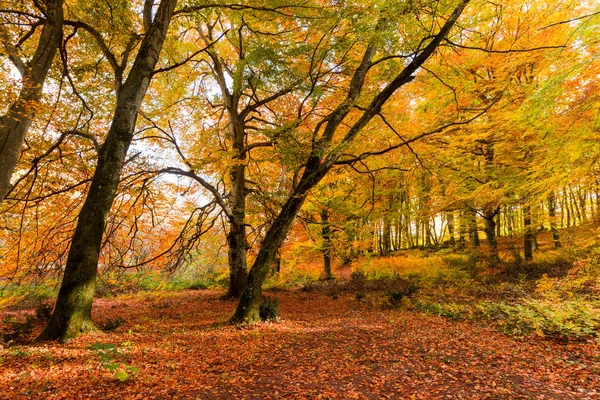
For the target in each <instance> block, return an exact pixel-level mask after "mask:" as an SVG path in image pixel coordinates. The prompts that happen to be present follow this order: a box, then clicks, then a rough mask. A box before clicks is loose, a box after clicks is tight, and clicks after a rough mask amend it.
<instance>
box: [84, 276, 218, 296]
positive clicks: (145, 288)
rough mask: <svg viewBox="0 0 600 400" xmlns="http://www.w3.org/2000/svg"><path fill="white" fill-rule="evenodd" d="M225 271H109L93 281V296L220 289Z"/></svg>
mask: <svg viewBox="0 0 600 400" xmlns="http://www.w3.org/2000/svg"><path fill="white" fill-rule="evenodd" d="M228 279H229V275H228V273H227V271H215V270H209V271H203V272H200V273H198V272H196V271H178V272H177V273H174V274H169V273H162V272H160V271H148V272H128V273H118V272H111V273H107V274H104V275H103V276H101V277H100V278H99V279H98V282H97V283H96V296H98V297H110V296H114V295H119V294H123V293H135V292H160V291H180V290H202V289H222V288H224V287H226V286H227V283H228Z"/></svg>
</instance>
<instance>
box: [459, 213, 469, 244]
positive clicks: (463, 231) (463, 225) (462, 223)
mask: <svg viewBox="0 0 600 400" xmlns="http://www.w3.org/2000/svg"><path fill="white" fill-rule="evenodd" d="M458 222H459V227H458V248H459V249H460V250H464V248H465V242H466V240H465V236H466V235H467V221H466V215H465V212H464V211H461V212H460V215H459V218H458Z"/></svg>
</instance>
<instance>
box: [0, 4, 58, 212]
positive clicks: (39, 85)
mask: <svg viewBox="0 0 600 400" xmlns="http://www.w3.org/2000/svg"><path fill="white" fill-rule="evenodd" d="M3 3H4V2H3ZM16 5H17V4H11V6H8V7H6V8H4V9H3V10H2V11H1V12H0V15H2V17H4V18H6V20H12V19H16V20H17V21H18V22H17V23H15V24H14V25H15V26H25V27H28V28H29V29H28V30H24V31H22V32H12V31H11V30H10V29H8V26H7V25H6V24H5V21H6V20H3V21H0V44H1V45H2V47H3V49H4V54H5V55H6V57H8V59H9V60H10V61H11V62H12V64H13V65H14V67H15V68H16V70H17V71H18V73H19V75H20V77H21V88H20V91H19V94H18V97H17V99H16V100H15V101H13V102H12V103H11V104H10V105H9V107H8V110H6V112H5V113H4V115H2V116H1V117H0V203H2V201H3V200H4V197H5V196H6V193H7V192H8V190H9V189H10V187H11V186H10V180H11V177H12V174H13V172H14V170H15V167H16V165H17V161H18V159H19V155H20V154H21V146H22V145H23V141H24V140H25V136H26V135H27V132H28V130H29V127H30V125H31V121H32V119H33V118H35V116H36V113H37V109H38V107H39V106H40V104H39V103H40V100H41V98H42V93H43V88H44V82H45V81H46V77H47V75H48V72H49V71H50V68H51V66H52V61H53V60H54V56H55V54H56V52H57V50H58V46H59V43H60V40H61V37H62V29H63V0H44V1H41V2H36V1H34V2H33V4H31V5H29V6H31V7H32V8H33V10H31V9H29V8H28V7H24V8H23V9H18V8H13V7H14V6H16ZM40 14H41V15H40ZM4 18H3V19H4ZM40 25H41V27H42V28H41V33H39V36H38V35H36V30H38V29H39V27H40ZM32 37H34V38H35V37H37V44H36V45H35V51H34V53H33V55H32V56H31V58H30V59H27V58H26V57H27V54H23V48H24V47H25V48H26V47H27V46H26V45H27V43H26V42H28V41H32V40H33V39H31V38H32Z"/></svg>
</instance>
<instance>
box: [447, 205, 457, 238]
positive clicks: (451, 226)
mask: <svg viewBox="0 0 600 400" xmlns="http://www.w3.org/2000/svg"><path fill="white" fill-rule="evenodd" d="M446 224H447V226H448V236H449V237H450V238H449V239H448V244H449V245H450V246H452V247H454V246H456V240H455V239H454V213H451V212H449V213H446Z"/></svg>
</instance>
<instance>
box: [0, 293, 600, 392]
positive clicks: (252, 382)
mask: <svg viewBox="0 0 600 400" xmlns="http://www.w3.org/2000/svg"><path fill="white" fill-rule="evenodd" d="M221 294H222V293H219V292H214V291H200V292H198V291H186V292H179V293H171V294H169V295H168V296H166V297H165V295H162V296H160V297H158V296H156V295H152V294H145V295H138V296H130V297H123V298H119V299H117V300H106V299H99V300H98V301H96V303H95V307H94V318H95V319H96V320H97V321H107V320H114V319H115V318H117V317H121V318H122V319H123V322H122V323H121V325H120V326H119V327H118V328H117V329H116V330H115V331H113V332H110V333H94V334H88V335H84V336H82V337H80V338H77V339H75V340H73V341H72V342H70V343H68V344H66V345H58V344H53V343H50V344H49V343H44V344H32V345H29V346H13V347H6V348H4V349H0V358H1V359H2V361H1V362H2V369H1V372H0V398H3V399H14V398H44V399H63V398H64V399H66V398H69V399H71V398H84V399H91V398H102V399H111V398H112V399H122V398H124V397H126V398H131V399H135V398H143V399H147V398H152V399H169V398H187V399H195V398H198V399H230V398H266V399H278V398H286V399H287V398H298V399H300V398H322V399H326V398H344V399H351V398H356V399H380V398H414V399H428V398H465V399H469V398H502V399H510V398H531V397H534V398H540V399H543V398H560V399H570V398H572V399H593V398H598V396H599V394H598V389H597V388H598V387H600V375H599V372H600V356H599V354H600V352H599V347H598V344H595V343H592V342H587V343H568V344H559V343H554V342H548V341H539V340H536V339H534V338H531V339H524V340H516V339H514V338H512V337H509V336H505V335H503V334H500V333H498V332H496V331H494V330H493V329H491V328H489V327H486V326H478V325H473V324H470V323H467V322H456V321H449V320H446V319H444V318H441V317H433V316H427V315H424V314H420V313H411V312H398V311H395V310H381V309H378V308H375V307H371V306H369V305H367V304H365V303H362V302H358V301H356V300H355V299H354V298H353V297H352V296H350V295H348V296H342V297H340V298H339V299H337V300H332V299H331V298H330V297H327V296H325V295H321V294H317V293H303V292H287V293H286V292H282V293H278V294H277V295H278V297H279V300H280V306H279V308H280V311H281V316H282V318H283V320H282V321H280V322H277V323H263V324H258V325H252V326H247V327H243V329H239V327H236V326H232V325H227V324H226V321H227V318H228V316H229V315H231V313H232V312H233V309H234V306H235V303H234V302H230V301H223V300H220V297H219V296H220V295H221ZM39 328H40V329H41V327H39ZM95 343H105V344H114V345H115V346H116V349H118V352H119V353H118V354H120V352H126V354H127V358H126V360H124V361H121V360H120V359H119V362H123V363H126V364H127V365H130V366H133V367H135V368H137V369H139V370H137V371H136V373H135V374H134V375H133V376H130V377H129V376H128V377H127V378H126V379H124V380H123V382H120V381H119V379H118V378H119V377H115V376H114V374H113V373H112V372H111V371H109V370H107V369H106V368H103V367H102V362H101V361H100V360H99V359H98V357H97V356H96V355H95V354H94V351H93V350H89V349H90V346H93V345H94V344H95ZM96 347H98V345H96ZM111 348H112V347H111ZM125 349H126V350H125ZM115 351H117V350H115ZM115 357H116V356H115ZM116 358H118V357H116Z"/></svg>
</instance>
